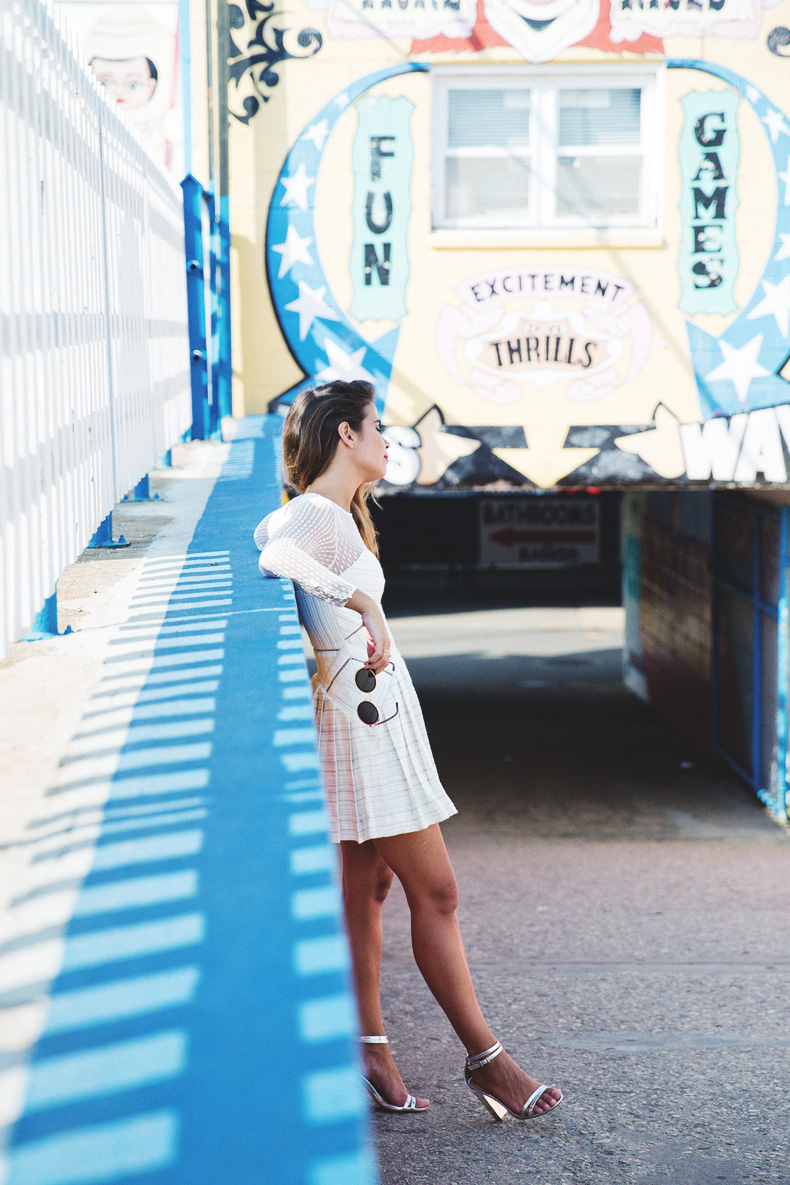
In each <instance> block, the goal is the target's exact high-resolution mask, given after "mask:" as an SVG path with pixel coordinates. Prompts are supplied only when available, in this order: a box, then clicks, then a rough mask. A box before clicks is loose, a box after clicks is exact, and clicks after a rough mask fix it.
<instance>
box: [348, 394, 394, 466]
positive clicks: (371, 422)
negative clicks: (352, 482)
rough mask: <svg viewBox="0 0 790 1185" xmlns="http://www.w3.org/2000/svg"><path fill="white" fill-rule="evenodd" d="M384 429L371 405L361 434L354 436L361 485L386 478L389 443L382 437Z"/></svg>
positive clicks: (371, 404)
mask: <svg viewBox="0 0 790 1185" xmlns="http://www.w3.org/2000/svg"><path fill="white" fill-rule="evenodd" d="M382 429H383V426H382V423H381V420H380V419H379V413H378V412H377V411H376V405H375V403H369V404H368V408H367V411H366V412H365V418H364V420H363V421H362V425H361V427H360V429H359V432H356V433H355V434H354V435H355V437H356V447H355V449H354V460H355V463H356V464H357V466H358V468H359V470H360V474H361V478H360V483H361V482H366V481H380V479H381V478H382V477H386V474H387V456H388V453H389V441H388V440H387V438H386V436H384V435H382Z"/></svg>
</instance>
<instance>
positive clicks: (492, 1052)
mask: <svg viewBox="0 0 790 1185" xmlns="http://www.w3.org/2000/svg"><path fill="white" fill-rule="evenodd" d="M501 1052H502V1046H501V1045H500V1044H499V1042H498V1041H495V1042H494V1044H493V1045H492V1046H491V1048H490V1049H484V1050H483V1052H482V1053H475V1054H470V1055H469V1057H468V1058H467V1059H466V1068H467V1070H481V1069H482V1068H483V1066H487V1065H488V1063H489V1062H492V1061H493V1060H494V1058H495V1057H499V1055H500V1053H501Z"/></svg>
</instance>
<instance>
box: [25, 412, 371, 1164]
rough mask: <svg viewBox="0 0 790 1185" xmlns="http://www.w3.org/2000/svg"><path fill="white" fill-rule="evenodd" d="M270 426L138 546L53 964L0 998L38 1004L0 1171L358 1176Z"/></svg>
mask: <svg viewBox="0 0 790 1185" xmlns="http://www.w3.org/2000/svg"><path fill="white" fill-rule="evenodd" d="M281 427H282V420H281V419H280V417H278V416H269V417H265V418H264V417H261V418H249V419H247V420H245V421H244V422H243V423H242V426H241V431H240V433H239V436H238V437H237V438H236V440H235V441H234V443H233V444H232V446H231V452H230V457H229V459H228V461H227V463H226V465H225V467H224V469H223V472H222V474H221V476H220V477H219V479H218V481H217V483H216V486H215V488H214V491H213V492H212V494H211V497H210V498H209V501H208V504H207V506H206V509H205V512H204V514H203V516H202V518H201V520H200V522H199V524H198V527H197V529H196V531H195V535H194V538H193V540H192V543H191V545H190V547H189V550H188V553H187V556H186V561H185V562H183V567H182V560H181V558H179V557H177V558H174V559H173V560H168V559H167V558H152V559H150V560H148V561H147V563H146V565H145V568H144V573H143V576H142V577H141V580H140V585H139V591H138V595H137V599H136V606H135V609H134V610H133V612H132V615H131V616H130V619H129V621H128V622H127V623H126V624H125V626H124V627H123V629H122V631H121V633H122V635H123V636H122V637H120V638H119V639H117V643H116V645H114V646H113V647H111V650H112V653H111V654H110V655H109V657H108V659H107V661H106V673H105V675H104V678H103V680H102V682H101V684H100V686H99V688H98V691H97V693H96V695H95V696H94V699H93V700H92V701H91V705H90V708H89V710H88V712H87V713H86V716H85V719H84V721H83V726H82V727H83V732H82V734H81V735H82V737H83V738H92V742H93V743H92V745H91V744H89V745H87V746H86V745H85V743H84V741H83V742H82V749H83V750H86V749H87V750H89V751H85V755H84V756H83V755H80V756H78V757H75V758H73V759H71V761H72V763H73V778H72V780H71V781H68V779H67V782H66V784H65V785H60V786H59V787H58V788H57V790H56V791H55V790H53V791H52V794H53V795H56V794H57V795H63V794H68V791H69V790H70V789H74V788H76V787H79V786H82V785H86V784H87V783H89V782H90V781H97V780H100V776H99V775H98V774H97V773H96V772H95V768H96V762H97V761H100V759H101V758H102V755H103V754H107V753H108V752H109V753H112V748H111V745H110V738H111V733H112V730H113V726H112V725H111V724H108V725H107V727H106V728H103V726H102V712H106V711H111V710H113V708H114V707H115V706H117V704H118V703H119V696H120V697H121V698H122V697H123V695H124V694H126V695H127V697H128V695H129V693H130V691H131V693H132V694H133V696H135V697H136V699H135V701H134V702H135V706H134V716H133V720H132V726H131V728H130V729H129V732H128V735H127V738H126V740H125V742H124V744H123V747H122V749H121V750H120V758H119V766H118V769H117V772H116V773H115V774H114V775H113V776H112V778H111V784H110V796H109V800H108V802H107V806H106V808H105V812H104V820H103V824H102V831H101V834H100V837H99V839H98V841H97V842H96V843H95V850H94V852H93V864H92V868H91V871H90V873H89V875H88V876H87V878H86V879H85V881H84V883H83V884H82V886H81V889H80V892H79V895H78V898H77V901H76V906H75V910H74V915H73V917H72V920H71V922H70V923H69V926H68V930H67V934H66V942H65V951H64V961H63V968H62V971H61V973H60V974H59V976H58V978H57V980H56V981H55V982H54V984H53V985H51V986H50V985H47V984H43V985H42V984H30V985H27V986H26V987H24V988H20V989H18V990H17V991H15V992H14V993H11V994H10V995H9V998H8V999H7V1000H6V1001H5V1002H6V1003H8V1004H20V1003H24V1002H25V1001H26V1000H32V999H37V998H41V996H42V994H44V995H47V996H48V1018H47V1023H46V1026H45V1029H44V1032H43V1035H42V1037H41V1039H40V1040H39V1042H38V1044H37V1046H36V1048H35V1050H34V1053H33V1057H32V1061H31V1064H30V1077H29V1081H28V1084H27V1093H26V1100H25V1107H24V1113H23V1115H22V1117H21V1119H20V1120H19V1121H18V1122H17V1123H16V1125H15V1127H14V1129H13V1131H12V1133H11V1139H10V1155H9V1166H10V1167H9V1173H8V1176H7V1179H6V1185H77V1183H78V1182H99V1183H100V1182H110V1181H113V1182H123V1183H124V1185H143V1183H146V1185H220V1183H221V1185H269V1183H271V1185H373V1183H374V1182H375V1179H376V1174H375V1168H374V1165H373V1161H372V1158H371V1155H370V1152H369V1146H368V1142H367V1126H366V1103H365V1099H364V1097H363V1093H362V1090H361V1088H360V1083H359V1079H358V1075H357V1072H356V1068H357V1062H356V1049H355V1042H354V1036H355V1033H356V1011H355V1004H354V1000H353V997H352V994H351V991H350V985H349V978H348V950H347V944H346V939H345V935H344V933H343V929H342V925H341V920H340V899H339V892H338V887H337V881H336V849H335V847H334V845H332V844H330V843H329V841H328V837H327V831H326V816H325V811H324V797H323V789H322V786H321V781H320V775H319V767H318V758H317V753H316V747H315V733H314V725H313V719H312V705H311V698H310V685H309V680H308V677H307V670H306V666H305V661H304V655H303V651H302V642H301V635H300V630H299V625H298V619H297V615H296V607H295V601H294V595H293V589H292V587H291V585H290V583H289V582H287V581H283V580H264V579H263V578H262V577H261V576H260V574H259V572H258V569H257V552H256V550H255V546H254V543H253V541H252V531H253V529H254V527H255V526H256V524H257V522H258V521H259V520H260V518H261V517H262V516H263V515H264V514H266V513H267V512H268V511H269V510H271V509H273V508H274V507H275V506H277V505H279V504H280V498H281V494H280V486H279V468H280V466H279V457H278V445H279V432H280V431H281ZM168 572H169V573H170V576H171V579H170V583H169V584H168V581H167V575H168ZM176 577H177V580H176V584H175V589H173V587H172V585H173V580H174V579H176ZM163 587H165V588H166V591H165V592H164V593H162V592H161V589H162V588H163ZM157 598H159V600H158V599H157ZM163 608H166V615H165V619H164V622H162V620H161V613H162V610H163ZM149 665H150V669H149ZM105 734H106V739H105ZM91 762H93V763H94V764H93V766H91V764H90V763H91ZM91 770H94V772H91ZM63 801H64V807H65V806H66V803H67V799H64V800H63ZM74 826H75V822H74V818H73V817H72V818H71V820H69V819H68V818H66V819H65V821H64V823H63V832H62V844H61V847H60V848H59V849H58V851H57V852H53V849H52V848H51V847H50V848H48V850H47V853H45V854H43V855H42V856H40V857H37V858H38V859H41V860H43V861H45V860H47V859H53V856H56V855H63V854H64V853H67V852H69V851H70V850H73V849H74V848H75V847H76V846H78V845H79V843H80V841H79V840H78V838H76V836H77V833H76V832H75V831H74ZM82 842H83V843H84V842H85V841H82ZM53 868H54V865H53ZM52 875H53V878H55V879H54V880H53V883H52V885H51V886H50V888H49V889H48V888H47V885H46V884H45V885H44V886H43V888H42V890H37V892H38V893H40V892H42V891H43V892H44V893H46V891H56V890H58V891H62V887H63V886H62V885H58V884H57V877H56V874H55V873H54V871H53V874H52ZM34 937H35V936H34ZM49 937H51V936H50V935H49V934H47V938H49ZM42 940H43V937H42ZM12 997H13V998H12Z"/></svg>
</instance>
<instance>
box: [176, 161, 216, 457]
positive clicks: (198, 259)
mask: <svg viewBox="0 0 790 1185" xmlns="http://www.w3.org/2000/svg"><path fill="white" fill-rule="evenodd" d="M181 188H182V189H183V191H184V246H185V248H186V267H187V313H188V317H189V354H190V358H191V362H192V365H191V383H192V439H193V440H205V439H206V438H207V436H208V435H209V403H208V355H207V345H206V305H205V295H204V280H203V266H204V256H203V221H202V213H203V186H202V185H201V184H200V182H199V181H198V180H197V179H196V178H195V177H193V176H192V175H191V173H190V174H189V176H187V177H185V178H184V180H183V181H182V182H181Z"/></svg>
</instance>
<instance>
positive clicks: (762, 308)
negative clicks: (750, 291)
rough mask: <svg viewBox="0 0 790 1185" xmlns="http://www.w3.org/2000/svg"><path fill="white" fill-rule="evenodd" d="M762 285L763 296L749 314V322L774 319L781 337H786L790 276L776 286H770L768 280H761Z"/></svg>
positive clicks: (789, 327) (788, 318)
mask: <svg viewBox="0 0 790 1185" xmlns="http://www.w3.org/2000/svg"><path fill="white" fill-rule="evenodd" d="M762 284H763V292H764V293H765V296H764V297H763V299H762V300H761V301H760V303H759V304H758V305H755V307H754V308H753V309H752V311H751V312H750V313H749V320H750V321H754V320H756V319H757V318H758V317H774V318H775V320H776V324H777V325H778V326H779V332H780V333H781V335H782V337H787V334H788V330H790V275H787V276H785V278H784V279H783V280H780V281H779V283H778V284H772V283H771V281H770V280H763V282H762Z"/></svg>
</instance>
